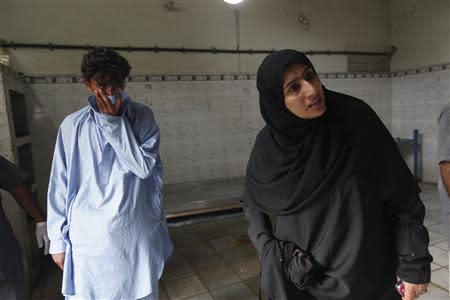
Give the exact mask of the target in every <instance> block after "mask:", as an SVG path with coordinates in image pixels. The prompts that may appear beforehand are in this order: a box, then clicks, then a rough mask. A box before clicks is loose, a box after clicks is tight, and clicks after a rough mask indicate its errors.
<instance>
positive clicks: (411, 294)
mask: <svg viewBox="0 0 450 300" xmlns="http://www.w3.org/2000/svg"><path fill="white" fill-rule="evenodd" d="M403 284H404V285H405V296H404V297H403V298H402V299H403V300H414V299H416V298H419V297H420V296H421V295H423V294H424V293H426V292H427V287H428V284H414V283H408V282H403Z"/></svg>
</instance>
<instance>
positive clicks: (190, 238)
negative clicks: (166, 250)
mask: <svg viewBox="0 0 450 300" xmlns="http://www.w3.org/2000/svg"><path fill="white" fill-rule="evenodd" d="M171 238H172V241H173V242H174V244H175V245H176V246H177V247H178V248H182V247H185V246H193V245H196V244H197V243H199V242H201V241H202V238H201V237H200V235H199V234H198V233H197V232H195V231H194V230H193V229H192V231H189V230H188V231H185V232H181V233H180V232H177V233H176V234H171Z"/></svg>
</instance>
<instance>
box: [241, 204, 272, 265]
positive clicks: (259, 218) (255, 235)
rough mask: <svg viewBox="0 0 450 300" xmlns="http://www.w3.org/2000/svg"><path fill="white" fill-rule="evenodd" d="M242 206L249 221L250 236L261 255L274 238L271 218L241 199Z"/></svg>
mask: <svg viewBox="0 0 450 300" xmlns="http://www.w3.org/2000/svg"><path fill="white" fill-rule="evenodd" d="M241 206H242V209H243V210H244V214H245V216H246V218H247V220H248V223H249V225H248V237H249V238H250V241H251V242H252V244H253V246H254V247H255V248H256V251H257V252H258V254H259V256H261V255H262V253H263V249H264V245H266V243H267V242H269V241H270V240H272V239H273V238H274V237H273V235H272V234H273V229H272V224H271V222H270V218H269V216H268V215H266V214H263V213H261V212H259V211H258V210H256V209H254V208H253V207H251V206H250V205H247V204H246V203H244V202H243V201H241Z"/></svg>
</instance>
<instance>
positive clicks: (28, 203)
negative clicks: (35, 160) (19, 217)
mask: <svg viewBox="0 0 450 300" xmlns="http://www.w3.org/2000/svg"><path fill="white" fill-rule="evenodd" d="M29 179H30V175H29V174H27V173H26V172H25V171H23V170H21V169H20V168H19V167H17V166H16V165H14V164H13V163H11V162H9V161H8V160H6V159H5V158H3V157H1V156H0V188H2V189H5V190H7V191H8V192H9V193H10V194H11V195H12V196H13V197H14V200H15V201H16V202H17V204H19V206H20V207H22V208H23V209H24V210H25V211H26V212H27V213H28V214H29V215H31V216H32V217H33V218H34V219H35V221H36V240H37V243H38V246H39V248H42V247H43V246H45V248H44V253H45V254H48V247H49V240H48V236H47V230H46V226H47V225H46V222H45V215H44V213H43V212H42V210H41V209H40V208H39V205H38V204H37V202H36V201H35V199H34V198H33V195H32V193H31V191H30V188H29V187H28V181H29Z"/></svg>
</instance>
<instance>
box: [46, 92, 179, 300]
mask: <svg viewBox="0 0 450 300" xmlns="http://www.w3.org/2000/svg"><path fill="white" fill-rule="evenodd" d="M88 102H89V105H88V106H86V107H85V108H83V109H81V110H79V111H77V112H75V113H73V114H71V115H69V116H67V117H66V118H65V119H64V121H63V122H62V124H61V126H60V128H59V131H58V136H57V140H56V146H55V153H54V157H53V165H52V171H51V175H50V182H49V189H48V219H47V222H48V235H49V237H50V241H51V244H50V245H51V246H50V253H52V254H54V253H62V252H65V253H66V258H65V262H64V273H63V286H62V293H63V294H64V295H65V296H70V297H71V298H72V296H73V298H76V299H89V300H90V299H96V300H97V299H102V300H103V299H104V300H106V299H107V300H112V299H114V300H119V299H139V298H144V297H148V296H149V295H151V294H156V295H157V289H158V280H159V279H160V277H161V274H162V271H163V268H164V262H165V261H166V260H167V259H168V258H169V256H170V254H171V253H172V248H173V246H172V243H171V241H170V238H169V235H168V231H167V224H166V220H165V213H164V210H163V206H162V194H161V193H162V190H161V189H162V164H161V160H160V157H159V152H158V151H159V129H158V127H157V125H156V123H155V120H154V117H153V113H152V111H151V109H150V108H148V107H146V106H144V105H142V104H138V103H135V102H132V101H131V99H130V98H129V97H128V96H127V95H126V94H125V93H124V95H123V104H122V109H121V113H120V115H119V116H112V115H106V114H102V113H99V112H98V109H97V105H96V102H95V97H94V96H91V97H89V99H88Z"/></svg>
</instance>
